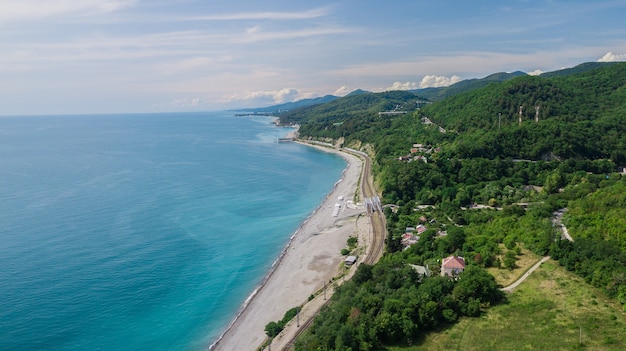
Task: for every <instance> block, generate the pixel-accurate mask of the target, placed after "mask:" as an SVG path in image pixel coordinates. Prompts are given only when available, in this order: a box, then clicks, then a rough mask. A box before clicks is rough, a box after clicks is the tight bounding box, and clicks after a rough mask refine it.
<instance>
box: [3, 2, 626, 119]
mask: <svg viewBox="0 0 626 351" xmlns="http://www.w3.org/2000/svg"><path fill="white" fill-rule="evenodd" d="M624 18H626V0H597V1H589V0H584V1H579V0H544V1H542V0H537V1H532V0H510V1H500V0H493V1H487V0H475V1H460V0H457V1H451V0H437V1H432V0H431V1H421V0H406V1H398V0H388V1H384V2H382V1H374V0H358V1H357V0H346V1H341V0H340V1H317V0H312V1H291V0H290V1H287V0H267V1H256V0H255V1H252V0H229V1H223V0H0V115H28V114H83V113H135V112H171V111H209V110H224V109H234V108H243V107H261V106H268V105H274V104H280V103H284V102H289V101H294V100H300V99H304V98H313V97H318V96H323V95H327V94H333V95H338V96H343V95H345V94H347V93H349V92H350V91H352V90H355V89H364V90H369V91H375V92H378V91H386V90H406V89H416V88H424V87H432V86H445V85H449V84H452V83H455V82H457V81H459V80H462V79H469V78H481V77H484V76H487V75H489V74H491V73H495V72H512V71H524V72H527V73H531V74H537V73H540V72H547V71H553V70H557V69H561V68H565V67H572V66H575V65H577V64H579V63H583V62H590V61H624V60H626V21H625V20H624Z"/></svg>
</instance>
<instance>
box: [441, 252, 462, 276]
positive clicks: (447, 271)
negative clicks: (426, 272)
mask: <svg viewBox="0 0 626 351" xmlns="http://www.w3.org/2000/svg"><path fill="white" fill-rule="evenodd" d="M464 269H465V259H464V258H463V257H460V256H450V257H446V258H444V259H443V262H441V276H442V277H445V276H446V275H447V276H450V277H456V276H458V275H459V273H461V272H463V270H464Z"/></svg>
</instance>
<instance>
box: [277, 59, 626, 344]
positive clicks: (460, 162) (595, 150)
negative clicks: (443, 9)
mask: <svg viewBox="0 0 626 351" xmlns="http://www.w3.org/2000/svg"><path fill="white" fill-rule="evenodd" d="M625 84H626V63H620V64H612V65H600V66H599V67H594V68H591V69H586V70H582V71H581V72H573V73H572V72H569V73H567V74H563V75H556V76H553V77H548V78H546V77H531V76H522V77H517V78H513V79H510V80H507V81H504V82H493V83H492V84H489V85H487V86H485V87H483V88H480V89H475V90H471V91H467V92H464V93H460V94H457V95H455V96H452V97H449V98H447V99H444V100H441V101H438V102H435V103H432V104H428V105H426V106H417V102H418V101H421V98H420V97H418V96H416V95H414V94H412V93H407V92H390V93H381V94H371V93H369V94H361V95H356V96H351V97H345V98H342V99H338V100H335V101H333V102H330V103H328V104H323V105H319V106H315V107H310V108H304V109H301V110H298V111H291V114H289V115H288V116H287V115H284V116H282V117H281V119H282V118H283V117H284V118H286V120H290V121H297V122H298V123H300V124H302V127H301V129H300V131H301V133H302V137H303V138H305V139H309V138H310V139H322V140H326V141H330V140H336V139H338V138H343V139H342V140H343V143H344V145H346V146H349V147H354V148H360V149H362V150H364V151H367V152H370V153H371V154H372V156H373V159H374V165H373V170H374V172H375V176H376V180H377V183H378V188H379V191H380V193H381V194H382V196H381V199H382V201H383V204H393V205H394V206H391V207H389V208H387V209H386V210H385V215H386V218H387V229H388V233H387V238H386V246H387V247H386V253H385V255H384V257H383V258H382V259H381V261H380V262H379V263H377V264H376V265H374V266H366V265H360V266H359V268H358V270H357V272H356V274H355V277H354V279H353V280H354V281H353V282H351V283H350V284H346V285H344V286H342V288H341V289H338V291H337V292H336V294H335V295H334V296H333V303H331V304H330V305H329V307H328V308H327V309H325V310H324V311H322V313H321V314H320V316H319V317H318V318H317V319H316V321H315V323H314V326H313V328H312V329H311V330H310V331H309V332H308V333H307V334H305V336H303V337H302V339H301V340H300V341H299V342H298V343H297V348H296V349H298V350H316V349H325V350H326V349H327V350H347V349H350V350H353V351H356V350H388V349H389V348H390V347H393V349H394V350H397V349H398V350H399V349H403V348H405V347H408V346H409V345H419V344H420V343H421V342H422V341H423V340H424V338H425V335H427V334H429V335H430V334H431V333H433V332H435V333H440V332H442V331H445V330H447V329H448V327H449V326H451V325H454V324H455V323H457V321H458V320H460V319H461V320H463V322H462V323H463V325H464V326H465V327H464V328H466V329H467V328H468V327H467V325H468V324H467V323H470V324H471V323H473V322H472V320H475V319H474V318H469V319H466V318H465V316H467V317H474V316H479V315H483V316H489V315H490V307H491V306H493V305H497V306H503V304H502V299H504V301H506V297H505V296H504V297H503V296H501V295H499V294H498V293H497V291H496V290H494V280H493V278H494V277H495V276H504V275H507V272H512V271H513V270H514V269H516V267H518V265H522V264H528V263H527V260H525V259H523V256H524V252H527V250H530V251H532V252H533V253H534V254H536V255H539V256H544V255H550V256H551V257H552V258H553V259H554V260H558V264H560V265H561V266H563V267H564V268H566V269H567V270H569V271H570V272H572V273H574V274H576V275H578V276H580V277H581V278H582V279H581V280H582V281H584V282H585V283H586V284H588V285H589V286H588V287H589V289H591V288H594V289H598V291H599V294H602V296H601V297H598V299H600V298H602V299H608V300H610V301H611V303H615V304H616V305H618V306H620V307H619V308H618V310H617V311H615V313H616V314H619V316H613V317H614V318H613V317H611V318H609V316H601V319H602V320H605V319H606V320H612V321H615V322H614V323H613V324H614V325H613V326H612V327H614V328H617V329H619V328H623V325H622V324H620V323H622V322H621V321H623V320H625V318H624V313H625V312H626V307H624V306H626V278H625V277H626V244H625V243H626V222H624V216H625V214H624V210H623V208H624V207H625V204H626V202H625V201H626V200H625V199H624V196H625V195H624V194H625V191H624V190H625V189H626V185H625V184H626V177H624V176H622V175H621V174H619V173H617V172H616V170H617V165H624V164H625V163H626V139H625V136H624V131H625V130H624V129H625V126H626V87H625ZM520 105H521V106H524V109H523V114H522V117H523V121H522V123H521V125H520V124H519V123H518V119H517V118H518V112H519V106H520ZM534 106H540V110H539V111H540V116H539V117H540V118H539V121H538V122H535V120H534V114H535V109H534ZM418 107H419V108H418ZM389 110H396V111H400V110H402V111H407V113H406V114H379V112H382V111H389ZM498 113H501V114H502V115H501V119H500V121H498ZM498 122H500V123H498ZM392 208H393V210H392ZM563 208H568V209H569V211H567V212H566V215H565V217H564V219H563V220H564V223H565V224H566V225H567V226H570V227H571V233H572V235H573V237H574V242H570V241H567V240H565V239H563V237H562V235H561V232H560V231H559V230H558V227H556V226H555V224H554V222H553V218H554V213H555V211H557V210H560V209H563ZM418 224H422V225H424V226H425V228H426V230H425V231H424V232H423V233H421V235H420V237H419V240H418V241H417V243H415V244H412V245H409V246H407V244H406V243H403V242H402V237H403V235H404V234H405V233H406V230H407V229H406V228H408V227H416V226H417V225H418ZM449 255H458V256H462V257H464V258H465V261H466V266H467V269H466V272H467V273H465V272H463V273H461V275H460V277H459V278H460V279H458V281H450V280H447V279H443V278H439V277H418V276H415V274H414V273H413V270H412V269H410V268H408V267H409V266H408V265H409V264H413V265H424V266H425V265H428V266H430V267H431V269H433V270H434V271H438V270H439V265H440V262H441V259H442V258H443V257H446V256H449ZM522 262H525V263H522ZM526 268H527V267H526ZM517 269H519V268H517ZM522 270H524V267H522ZM487 271H488V272H490V273H491V274H494V275H493V276H492V275H490V274H489V273H486V272H487ZM494 272H497V274H495V273H494ZM572 273H568V274H572ZM545 274H547V273H545ZM559 274H560V273H559ZM472 291H473V292H474V293H471V292H472ZM523 291H524V289H521V290H520V293H523ZM564 291H566V290H564ZM594 294H596V293H594ZM516 296H517V297H516V299H515V300H514V303H513V304H511V305H508V306H507V307H506V308H505V307H500V308H498V309H496V312H494V313H495V315H498V316H501V315H502V312H503V311H505V312H506V315H524V314H525V312H524V311H525V310H524V308H528V306H526V305H525V304H523V303H519V302H520V298H521V299H522V300H523V299H524V297H523V296H522V297H519V293H518V295H516ZM566 298H569V297H566ZM540 299H543V298H540ZM550 299H552V298H550ZM594 299H595V297H594ZM541 303H546V304H549V305H550V306H552V305H553V304H554V302H552V301H548V302H545V301H543V302H541ZM504 305H505V306H506V302H505V304H504ZM585 306H587V305H585ZM589 308H592V307H589ZM619 309H622V310H623V311H624V312H622V311H620V310H619ZM544 310H545V309H544ZM547 310H549V311H557V310H558V308H556V307H554V306H552V307H550V308H549V309H547ZM606 310H607V309H604V310H603V311H606ZM498 318H500V317H498ZM599 318H600V317H599ZM545 323H547V327H548V329H549V330H558V329H559V325H558V323H559V322H558V321H555V320H547V321H545ZM502 325H506V326H508V327H507V328H515V323H510V322H507V323H503V324H502ZM584 325H585V328H592V327H593V323H591V324H584ZM489 328H491V327H489ZM489 328H482V329H481V328H476V329H475V330H489ZM533 328H534V327H533ZM537 328H539V326H537ZM542 330H543V329H542ZM613 330H616V329H613ZM515 332H516V330H507V333H506V334H505V335H513V334H514V333H515ZM585 332H587V335H591V336H588V337H590V338H594V337H595V336H593V335H594V334H593V332H592V331H591V330H587V331H585ZM476 338H477V339H478V340H479V339H480V338H485V339H488V338H489V336H488V335H484V336H480V335H476ZM607 340H608V341H610V342H611V344H610V345H617V346H618V348H619V347H621V346H623V345H626V336H625V335H624V334H623V333H622V334H620V335H619V336H616V337H615V338H612V339H610V340H609V339H606V340H600V339H593V340H592V342H590V344H592V345H599V344H602V343H603V342H607ZM506 342H510V343H512V344H514V343H515V340H507V341H506ZM533 343H536V344H542V343H545V344H546V345H558V344H559V335H558V334H555V333H537V338H536V339H534V341H533ZM494 347H496V348H497V346H494ZM407 349H410V348H407ZM607 349H611V347H608V348H607Z"/></svg>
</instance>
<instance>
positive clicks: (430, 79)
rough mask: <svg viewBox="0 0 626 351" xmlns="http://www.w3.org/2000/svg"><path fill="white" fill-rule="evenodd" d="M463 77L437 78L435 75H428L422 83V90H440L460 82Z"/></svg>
mask: <svg viewBox="0 0 626 351" xmlns="http://www.w3.org/2000/svg"><path fill="white" fill-rule="evenodd" d="M460 81H461V77H459V76H452V77H446V76H435V75H427V76H425V77H424V78H422V81H421V82H420V86H419V87H420V88H438V87H447V86H448V85H452V84H454V83H457V82H460Z"/></svg>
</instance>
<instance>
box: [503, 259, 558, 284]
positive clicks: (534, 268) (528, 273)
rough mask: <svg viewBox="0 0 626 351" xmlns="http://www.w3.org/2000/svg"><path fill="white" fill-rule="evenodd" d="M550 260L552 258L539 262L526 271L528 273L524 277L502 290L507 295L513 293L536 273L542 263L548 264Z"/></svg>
mask: <svg viewBox="0 0 626 351" xmlns="http://www.w3.org/2000/svg"><path fill="white" fill-rule="evenodd" d="M549 259H550V256H546V257H544V258H542V259H540V260H539V262H537V263H535V265H534V266H532V267H530V269H529V270H528V271H526V273H524V275H522V276H521V277H520V278H519V279H518V280H516V281H515V282H514V283H513V284H511V285H509V286H507V287H504V288H502V289H500V290H502V291H504V292H506V293H510V292H511V291H513V289H515V288H517V286H518V285H520V284H521V283H522V282H523V281H524V280H526V278H528V277H529V276H530V274H531V273H532V272H534V271H535V270H536V269H537V268H539V266H541V264H542V263H544V262H546V261H547V260H549Z"/></svg>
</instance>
